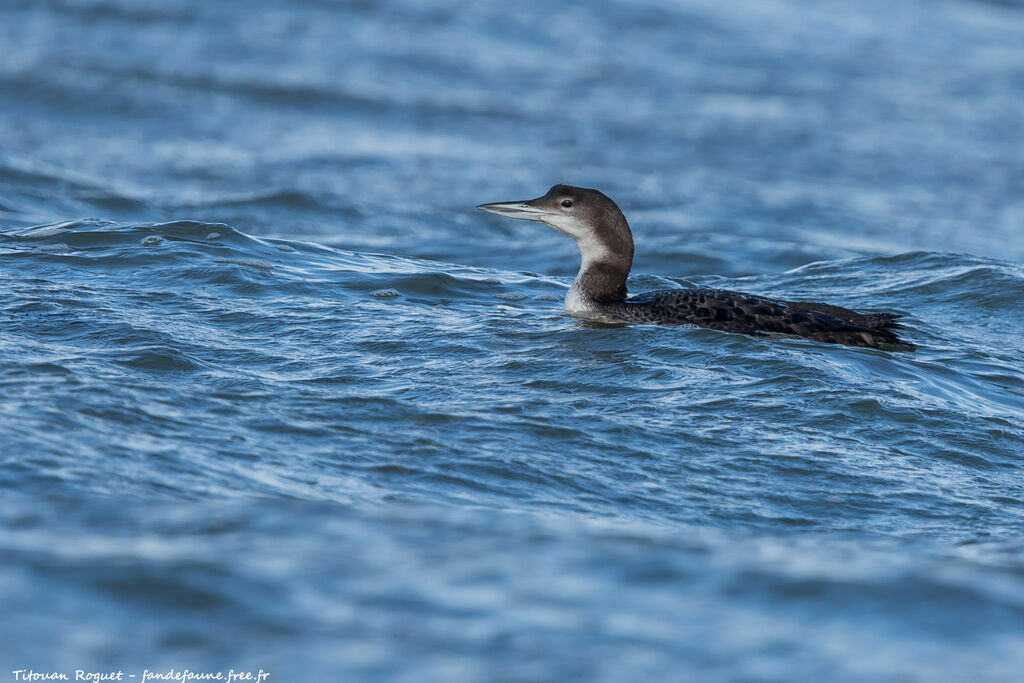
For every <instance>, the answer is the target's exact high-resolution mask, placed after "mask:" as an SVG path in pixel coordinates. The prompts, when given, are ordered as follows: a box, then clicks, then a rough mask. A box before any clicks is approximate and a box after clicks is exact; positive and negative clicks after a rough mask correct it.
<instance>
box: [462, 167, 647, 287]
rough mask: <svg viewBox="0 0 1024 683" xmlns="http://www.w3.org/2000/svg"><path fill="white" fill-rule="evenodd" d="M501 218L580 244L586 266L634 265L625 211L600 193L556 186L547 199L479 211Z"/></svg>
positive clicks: (484, 207)
mask: <svg viewBox="0 0 1024 683" xmlns="http://www.w3.org/2000/svg"><path fill="white" fill-rule="evenodd" d="M476 208H478V209H480V210H482V211H489V212H490V213H496V214H498V215H499V216H507V217H509V218H519V219H522V220H527V221H536V222H538V223H544V224H545V225H547V226H550V227H552V228H554V229H555V230H557V231H558V232H561V233H565V234H566V235H569V237H572V238H573V239H574V240H576V244H577V245H579V248H580V254H581V255H582V257H583V265H584V267H586V266H587V265H589V264H592V263H607V264H609V265H613V266H615V267H619V268H621V267H623V266H624V267H625V270H626V272H627V273H628V272H629V268H630V267H631V266H632V264H633V234H632V233H631V232H630V230H629V224H628V223H627V222H626V217H625V216H623V215H622V211H620V210H619V207H618V206H616V205H615V202H613V201H612V200H611V199H609V198H608V197H606V196H605V195H604V193H602V192H600V191H598V190H591V189H587V188H583V187H573V186H571V185H555V186H554V187H552V188H551V189H550V190H548V192H547V194H545V195H544V196H543V197H537V198H536V199H529V200H527V201H522V202H496V203H493V204H481V205H480V206H478V207H476Z"/></svg>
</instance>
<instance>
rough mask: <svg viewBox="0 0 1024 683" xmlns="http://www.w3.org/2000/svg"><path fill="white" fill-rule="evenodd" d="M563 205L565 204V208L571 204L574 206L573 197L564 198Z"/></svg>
mask: <svg viewBox="0 0 1024 683" xmlns="http://www.w3.org/2000/svg"><path fill="white" fill-rule="evenodd" d="M562 206H564V207H565V208H567V209H568V208H569V207H570V206H572V200H571V199H563V200H562Z"/></svg>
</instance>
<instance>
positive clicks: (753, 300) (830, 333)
mask: <svg viewBox="0 0 1024 683" xmlns="http://www.w3.org/2000/svg"><path fill="white" fill-rule="evenodd" d="M477 208H478V209H481V210H483V211H488V212H490V213H496V214H498V215H501V216H507V217H509V218H518V219H522V220H529V221H536V222H538V223H544V224H545V225H548V226H549V227H552V228H554V229H555V230H557V231H558V232H561V233H563V234H566V235H568V236H570V237H572V238H573V239H574V240H575V241H576V245H577V246H578V247H579V250H580V270H579V272H578V273H577V275H576V279H575V280H574V281H573V283H572V287H570V288H569V292H568V294H567V295H566V298H565V310H566V312H567V313H569V314H571V315H575V316H579V317H584V318H595V319H601V320H609V319H611V320H621V321H626V322H640V323H657V324H662V325H697V326H699V327H708V328H711V329H716V330H723V331H726V332H743V333H746V334H766V333H775V334H793V335H798V336H801V337H807V338H808V339H815V340H818V341H823V342H829V343H833V344H847V345H851V346H871V347H879V346H888V345H903V346H906V347H908V348H909V347H910V345H908V344H906V343H905V342H903V341H901V340H900V339H899V338H898V337H897V336H896V334H895V332H893V330H894V329H897V328H899V327H901V326H900V324H899V323H898V319H899V317H900V316H899V314H896V313H859V312H857V311H852V310H850V309H848V308H842V307H841V306H834V305H831V304H825V303H815V302H800V301H783V300H781V299H770V298H764V297H759V296H755V295H752V294H744V293H742V292H731V291H728V290H724V289H669V290H663V291H657V292H648V293H646V294H640V295H638V296H634V297H632V298H629V296H628V292H627V291H626V279H627V278H628V277H629V271H630V269H631V268H632V266H633V233H632V231H631V230H630V229H629V223H628V222H627V221H626V217H625V216H624V215H623V213H622V211H621V210H619V207H618V206H617V205H616V204H615V202H613V201H612V200H611V199H610V198H609V197H607V196H606V195H605V194H603V193H602V192H600V191H598V190H592V189H587V188H581V187H572V186H571V185H555V186H553V187H552V188H551V189H550V190H548V192H547V194H545V195H544V196H542V197H537V198H536V199H530V200H526V201H520V202H497V203H493V204H481V205H480V206H478V207H477Z"/></svg>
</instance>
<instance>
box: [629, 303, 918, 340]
mask: <svg viewBox="0 0 1024 683" xmlns="http://www.w3.org/2000/svg"><path fill="white" fill-rule="evenodd" d="M625 307H626V310H627V312H628V314H629V317H630V318H632V319H635V320H645V319H648V318H649V321H650V322H662V323H668V324H677V325H684V324H691V325H699V326H700V327H708V328H711V329H714V330H722V331H724V332H744V333H747V334H758V333H776V334H793V335H797V336H800V337H807V338H808V339H815V340H817V341H823V342H831V343H834V344H848V345H851V346H871V347H877V346H880V345H882V344H901V343H902V342H901V341H900V340H899V338H898V337H897V336H896V335H895V334H894V333H893V332H892V331H890V328H891V327H893V326H895V325H896V322H895V321H896V317H897V316H895V315H893V314H876V315H874V316H873V315H871V314H861V313H857V312H856V311H851V310H849V309H844V308H841V307H839V306H830V305H828V304H814V303H801V302H793V303H789V302H786V301H781V300H778V299H766V298H764V297H759V296H754V295H752V294H744V293H743V292H731V291H728V290H724V289H669V290H663V291H659V292H649V293H647V294H641V295H639V296H636V297H632V298H630V299H627V300H626V301H625ZM847 314H853V315H852V316H850V318H851V319H846V318H847ZM655 318H656V319H655ZM854 319H858V322H864V323H868V324H857V323H856V322H854Z"/></svg>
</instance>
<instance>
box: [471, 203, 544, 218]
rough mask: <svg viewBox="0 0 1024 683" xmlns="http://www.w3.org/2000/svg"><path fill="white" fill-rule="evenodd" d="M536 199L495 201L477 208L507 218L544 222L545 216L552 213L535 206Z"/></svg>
mask: <svg viewBox="0 0 1024 683" xmlns="http://www.w3.org/2000/svg"><path fill="white" fill-rule="evenodd" d="M535 201H537V200H535V199H531V200H529V201H525V202H494V203H493V204H481V205H480V206H478V207H476V208H478V209H480V210H481V211H486V212H488V213H496V214H498V215H499V216H505V217H507V218H519V219H521V220H524V221H537V222H543V221H544V219H545V218H547V217H548V216H550V215H551V213H550V212H549V211H545V210H544V209H540V208H537V207H536V206H534V205H533V203H532V202H535Z"/></svg>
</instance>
